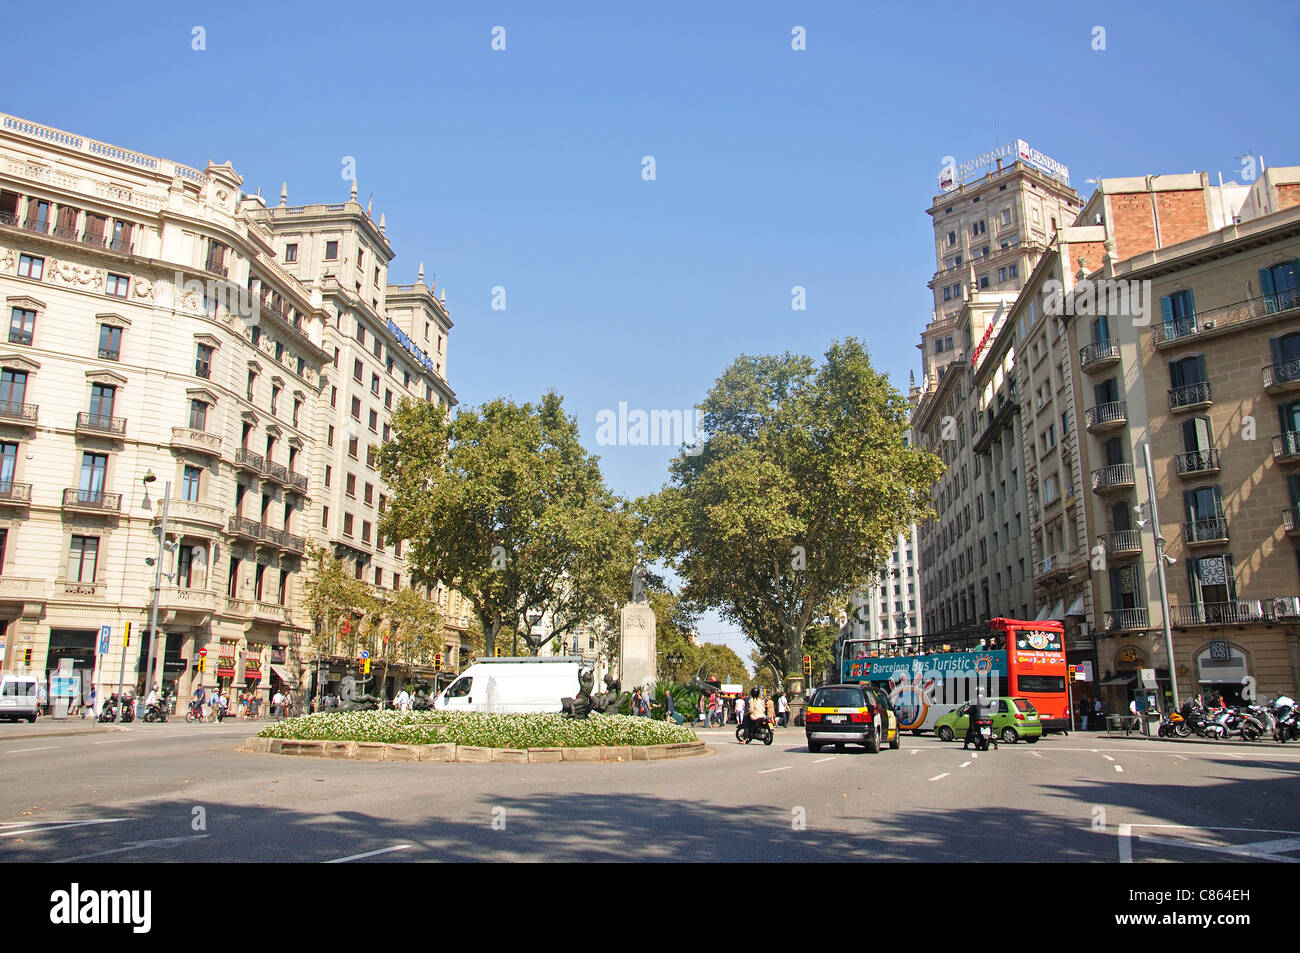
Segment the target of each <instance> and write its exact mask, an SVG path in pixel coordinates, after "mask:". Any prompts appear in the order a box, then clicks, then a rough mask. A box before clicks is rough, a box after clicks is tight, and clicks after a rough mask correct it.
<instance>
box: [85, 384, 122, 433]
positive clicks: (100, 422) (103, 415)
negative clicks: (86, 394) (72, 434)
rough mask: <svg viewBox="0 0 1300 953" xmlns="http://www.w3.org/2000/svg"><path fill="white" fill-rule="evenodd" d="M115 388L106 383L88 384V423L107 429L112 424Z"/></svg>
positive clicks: (115, 395)
mask: <svg viewBox="0 0 1300 953" xmlns="http://www.w3.org/2000/svg"><path fill="white" fill-rule="evenodd" d="M116 397H117V388H116V387H113V386H111V385H108V384H91V385H90V423H91V426H93V427H100V428H103V429H105V430H107V429H108V428H109V427H110V426H111V425H112V418H113V401H114V399H115V398H116Z"/></svg>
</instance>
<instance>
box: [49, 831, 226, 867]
mask: <svg viewBox="0 0 1300 953" xmlns="http://www.w3.org/2000/svg"><path fill="white" fill-rule="evenodd" d="M208 836H209V835H207V834H190V835H186V836H185V837H162V838H159V839H158V840H137V841H130V842H128V843H126V844H123V845H122V846H121V847H115V848H113V849H112V850H97V851H95V852H94V853H93V854H82V855H80V856H79V857H64V858H63V859H62V860H56V861H55V863H56V864H70V863H72V862H73V861H77V860H89V859H90V858H91V857H103V856H104V855H106V854H121V853H125V852H126V851H129V850H143V849H144V848H146V847H175V846H177V845H178V844H183V843H185V842H187V841H192V840H202V839H203V838H205V837H208Z"/></svg>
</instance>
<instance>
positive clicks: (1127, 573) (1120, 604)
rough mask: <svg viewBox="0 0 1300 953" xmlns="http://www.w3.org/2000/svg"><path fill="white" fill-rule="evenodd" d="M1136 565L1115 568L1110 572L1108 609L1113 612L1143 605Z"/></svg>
mask: <svg viewBox="0 0 1300 953" xmlns="http://www.w3.org/2000/svg"><path fill="white" fill-rule="evenodd" d="M1141 594H1142V589H1141V586H1140V585H1139V580H1138V574H1137V564H1136V563H1134V564H1131V565H1128V566H1116V567H1115V568H1113V569H1111V570H1110V607H1111V610H1112V611H1114V612H1122V611H1124V610H1125V609H1136V608H1138V607H1139V606H1142V605H1143V602H1142V600H1141Z"/></svg>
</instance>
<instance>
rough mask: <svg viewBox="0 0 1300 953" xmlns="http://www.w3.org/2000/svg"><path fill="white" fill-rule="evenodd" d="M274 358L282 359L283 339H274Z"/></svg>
mask: <svg viewBox="0 0 1300 953" xmlns="http://www.w3.org/2000/svg"><path fill="white" fill-rule="evenodd" d="M275 359H276V360H277V361H281V362H283V361H284V342H283V341H276V342H275Z"/></svg>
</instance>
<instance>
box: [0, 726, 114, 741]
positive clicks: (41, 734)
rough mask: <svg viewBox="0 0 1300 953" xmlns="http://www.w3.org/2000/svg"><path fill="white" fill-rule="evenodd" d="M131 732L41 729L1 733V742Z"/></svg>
mask: <svg viewBox="0 0 1300 953" xmlns="http://www.w3.org/2000/svg"><path fill="white" fill-rule="evenodd" d="M130 730H131V729H129V728H126V727H124V726H117V727H112V728H107V727H105V728H82V729H81V730H79V731H78V730H74V729H68V730H66V731H41V730H40V729H37V730H36V731H34V732H32V733H31V734H28V733H27V732H23V733H22V734H18V733H17V732H14V733H13V734H10V733H9V732H3V733H0V741H8V740H9V739H10V738H13V739H14V740H16V741H26V740H27V739H28V738H75V737H76V736H78V735H107V734H112V733H113V732H116V731H130Z"/></svg>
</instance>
